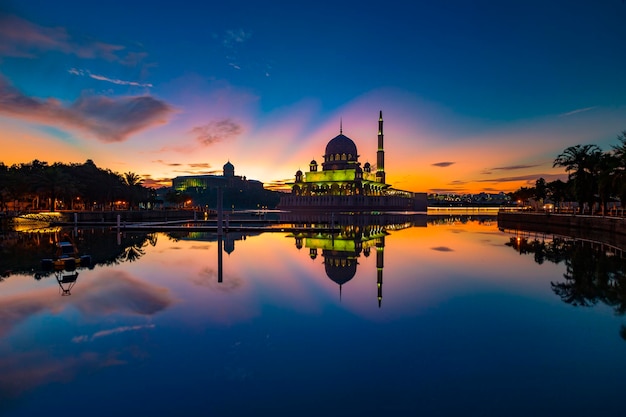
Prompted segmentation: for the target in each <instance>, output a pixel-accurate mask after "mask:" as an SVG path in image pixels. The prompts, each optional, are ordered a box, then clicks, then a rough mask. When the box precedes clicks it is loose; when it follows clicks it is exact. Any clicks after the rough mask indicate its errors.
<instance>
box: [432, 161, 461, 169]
mask: <svg viewBox="0 0 626 417" xmlns="http://www.w3.org/2000/svg"><path fill="white" fill-rule="evenodd" d="M454 164H455V163H454V162H435V163H434V164H431V165H432V166H434V167H439V168H446V167H449V166H450V165H454Z"/></svg>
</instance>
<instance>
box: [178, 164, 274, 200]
mask: <svg viewBox="0 0 626 417" xmlns="http://www.w3.org/2000/svg"><path fill="white" fill-rule="evenodd" d="M223 169H224V170H223V175H186V176H180V177H176V178H174V179H173V180H172V188H173V190H174V192H176V193H184V194H187V195H188V196H189V197H190V198H191V200H192V205H194V206H202V207H204V206H208V207H210V208H212V209H213V208H217V204H218V189H221V190H222V195H223V198H222V200H221V201H222V207H223V208H228V209H231V208H232V209H250V208H257V207H275V206H276V204H277V203H278V201H279V198H280V193H278V192H276V191H270V190H266V189H265V188H263V183H262V182H261V181H257V180H249V179H247V178H246V177H242V176H238V175H235V167H234V165H233V164H232V163H230V161H228V162H226V164H224V167H223Z"/></svg>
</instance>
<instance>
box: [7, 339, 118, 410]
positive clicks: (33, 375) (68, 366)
mask: <svg viewBox="0 0 626 417" xmlns="http://www.w3.org/2000/svg"><path fill="white" fill-rule="evenodd" d="M111 364H113V363H112V362H110V361H107V360H104V359H103V358H102V357H101V356H100V355H98V354H97V353H95V352H82V353H80V354H76V355H71V356H64V357H54V358H53V357H51V356H50V354H49V353H48V352H46V351H44V350H35V351H28V352H12V353H11V355H8V356H6V357H4V358H0V403H1V402H3V401H2V400H7V399H9V398H12V397H16V396H18V395H19V394H21V393H22V392H24V391H27V390H30V389H32V388H35V387H37V386H39V385H42V384H45V383H50V382H68V381H71V380H73V379H74V377H75V376H76V375H77V374H78V373H79V372H84V371H85V369H96V368H102V367H105V366H109V365H111Z"/></svg>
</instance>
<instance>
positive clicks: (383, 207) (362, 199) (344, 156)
mask: <svg viewBox="0 0 626 417" xmlns="http://www.w3.org/2000/svg"><path fill="white" fill-rule="evenodd" d="M383 138H384V135H383V112H382V111H381V112H380V115H379V118H378V149H377V152H376V167H375V168H374V167H373V166H372V165H371V164H370V163H369V162H365V163H364V164H363V166H362V167H361V163H360V162H359V154H358V151H357V147H356V144H355V143H354V141H353V140H352V139H350V138H349V137H347V136H345V135H344V134H343V126H340V128H339V135H338V136H336V137H334V138H333V139H331V140H330V141H329V142H328V144H327V145H326V150H325V153H324V156H323V158H324V161H323V162H322V164H321V166H320V165H318V163H317V161H316V160H312V161H311V163H310V164H309V171H308V172H307V173H306V174H305V173H303V172H302V171H300V170H298V171H297V172H296V176H295V181H294V182H293V183H289V185H290V186H291V193H290V194H288V195H286V196H283V197H282V198H281V201H280V203H279V206H278V207H279V208H281V209H283V210H292V211H303V210H311V211H319V210H326V211H334V210H352V211H425V210H426V209H427V198H426V193H413V192H409V191H403V190H398V189H395V188H393V187H391V185H390V184H387V183H386V176H385V151H384V146H383ZM320 168H321V169H320Z"/></svg>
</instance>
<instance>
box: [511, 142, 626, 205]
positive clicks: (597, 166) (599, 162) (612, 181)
mask: <svg viewBox="0 0 626 417" xmlns="http://www.w3.org/2000/svg"><path fill="white" fill-rule="evenodd" d="M617 140H618V144H617V145H613V146H611V149H610V150H608V151H602V149H600V147H598V146H597V145H592V144H587V145H576V146H570V147H569V148H567V149H565V150H564V151H563V152H562V153H561V154H560V155H558V156H557V157H556V158H555V159H554V162H553V165H552V166H553V167H562V168H564V169H565V172H567V174H568V178H567V181H566V182H564V181H561V180H556V181H552V182H546V181H545V180H544V179H543V178H539V179H538V180H537V181H536V183H535V186H534V187H522V188H520V189H519V190H517V191H515V192H513V193H511V198H512V199H514V200H522V201H526V200H528V199H530V198H533V199H535V200H537V201H546V200H550V201H552V202H553V203H554V204H555V207H557V206H558V205H559V204H560V203H562V202H565V201H573V202H577V203H578V205H579V207H581V208H584V207H593V206H594V205H598V206H599V208H600V209H601V210H602V211H604V210H606V208H607V204H608V203H609V202H620V203H621V206H622V207H624V206H625V205H626V130H625V131H623V132H622V133H620V134H619V135H618V136H617Z"/></svg>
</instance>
